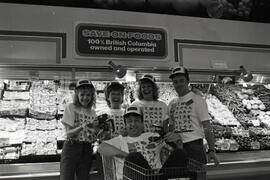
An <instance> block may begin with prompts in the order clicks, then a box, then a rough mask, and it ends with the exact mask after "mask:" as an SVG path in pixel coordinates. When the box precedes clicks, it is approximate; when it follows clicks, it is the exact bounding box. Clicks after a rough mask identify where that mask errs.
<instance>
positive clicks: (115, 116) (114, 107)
mask: <svg viewBox="0 0 270 180" xmlns="http://www.w3.org/2000/svg"><path fill="white" fill-rule="evenodd" d="M124 90H125V87H124V86H123V85H122V84H121V83H120V82H118V81H112V82H111V83H109V84H108V85H107V87H106V88H105V89H104V92H105V100H106V102H107V105H108V109H106V110H105V111H104V113H106V114H108V118H109V119H111V121H110V122H109V125H111V126H110V133H111V138H112V137H115V136H118V135H119V134H122V133H124V131H125V123H124V117H123V115H124V112H125V110H124V109H123V108H122V104H123V102H124Z"/></svg>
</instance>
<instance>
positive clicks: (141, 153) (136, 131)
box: [98, 106, 186, 179]
mask: <svg viewBox="0 0 270 180" xmlns="http://www.w3.org/2000/svg"><path fill="white" fill-rule="evenodd" d="M124 120H125V125H126V129H127V133H128V136H126V137H123V136H122V135H119V136H117V137H114V138H112V139H110V140H107V141H104V142H103V143H102V144H101V145H100V147H99V149H98V151H99V152H100V153H101V154H102V155H103V156H106V157H108V156H109V157H115V162H116V168H115V169H116V170H117V172H116V177H117V179H122V178H123V168H124V159H125V161H128V162H132V163H134V164H136V165H138V166H140V167H143V168H145V169H158V168H161V167H183V166H185V165H186V157H185V153H184V152H183V151H182V150H181V148H182V146H181V139H180V136H179V134H177V133H172V132H171V133H169V134H168V135H165V137H164V138H163V139H159V134H157V133H154V132H144V122H143V114H142V111H141V109H140V107H138V106H130V107H128V108H127V109H126V111H125V114H124ZM158 139H159V140H158ZM165 142H170V143H174V145H175V146H174V147H172V148H174V149H173V150H172V152H171V154H170V156H169V157H168V158H167V160H166V161H165V163H164V164H162V163H161V159H160V154H161V152H162V147H163V146H164V145H165V144H166V143H165ZM104 165H105V166H106V164H104ZM104 168H105V171H106V170H109V169H108V167H104ZM106 174H110V176H111V174H112V173H106V172H105V175H106ZM109 178H110V179H112V177H109ZM109 178H108V179H109ZM105 179H106V177H105Z"/></svg>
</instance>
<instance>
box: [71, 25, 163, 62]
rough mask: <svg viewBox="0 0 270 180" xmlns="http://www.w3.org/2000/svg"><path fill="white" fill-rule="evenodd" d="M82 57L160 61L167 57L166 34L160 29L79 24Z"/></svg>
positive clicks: (78, 31) (77, 34) (77, 39)
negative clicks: (154, 59)
mask: <svg viewBox="0 0 270 180" xmlns="http://www.w3.org/2000/svg"><path fill="white" fill-rule="evenodd" d="M76 52H77V54H78V55H79V56H102V57H112V56H113V57H136V58H158V59H162V58H165V57H166V56H167V37H166V32H165V31H164V30H163V29H159V28H145V27H133V26H116V25H100V24H85V23H82V24H78V25H77V26H76Z"/></svg>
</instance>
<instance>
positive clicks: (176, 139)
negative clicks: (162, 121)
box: [164, 132, 183, 149]
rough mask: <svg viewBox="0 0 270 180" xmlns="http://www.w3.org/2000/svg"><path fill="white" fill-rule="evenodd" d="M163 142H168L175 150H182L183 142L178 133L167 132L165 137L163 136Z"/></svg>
mask: <svg viewBox="0 0 270 180" xmlns="http://www.w3.org/2000/svg"><path fill="white" fill-rule="evenodd" d="M164 139H165V141H167V142H169V143H174V144H175V145H176V148H179V149H182V148H183V142H182V139H181V136H180V135H179V133H175V132H168V133H167V134H166V135H165V136H164Z"/></svg>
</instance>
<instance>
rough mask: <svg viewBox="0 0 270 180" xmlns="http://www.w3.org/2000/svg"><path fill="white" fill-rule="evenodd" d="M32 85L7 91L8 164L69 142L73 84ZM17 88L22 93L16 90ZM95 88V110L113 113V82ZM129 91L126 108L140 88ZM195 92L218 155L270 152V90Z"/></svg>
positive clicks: (0, 123) (0, 107) (4, 133)
mask: <svg viewBox="0 0 270 180" xmlns="http://www.w3.org/2000/svg"><path fill="white" fill-rule="evenodd" d="M31 83H32V84H29V83H28V82H27V83H26V84H24V85H21V84H22V83H14V82H13V83H11V84H12V85H9V84H7V85H5V86H3V89H2V97H1V100H0V139H1V141H3V142H5V143H2V144H0V145H1V146H0V157H2V158H7V157H10V158H20V156H31V155H35V156H37V155H51V154H57V153H58V152H59V150H58V149H57V142H59V141H63V140H64V139H65V128H64V126H63V124H62V123H61V115H62V114H63V112H64V108H65V106H66V105H67V104H68V103H69V102H72V98H73V94H74V91H73V90H72V89H70V83H71V81H60V82H54V81H34V82H31ZM16 84H18V85H19V86H20V87H16ZM93 84H94V86H95V87H96V89H97V103H96V107H95V108H96V111H97V112H98V111H99V110H102V109H105V107H107V104H106V101H105V94H104V91H103V90H104V88H105V87H106V85H107V84H108V82H106V81H95V82H93ZM157 84H158V86H159V96H160V98H159V99H160V100H162V101H164V102H165V103H167V104H168V103H169V101H170V100H171V99H173V98H175V97H177V93H176V92H175V90H174V87H173V85H172V83H171V82H158V83H157ZM123 85H124V86H125V87H126V88H125V92H124V107H125V106H127V105H129V104H130V103H131V102H132V101H134V100H135V99H136V98H137V95H136V88H137V87H138V83H137V82H125V83H123ZM7 87H9V88H11V89H7ZM192 88H193V90H194V89H196V90H198V92H200V93H199V95H201V96H202V97H203V98H205V99H206V102H207V105H208V109H209V114H210V116H211V117H212V120H211V124H212V127H213V131H214V135H215V138H216V140H217V142H216V149H217V150H218V152H223V151H250V150H268V149H270V143H269V142H270V111H269V109H267V108H268V104H267V103H269V100H268V102H265V101H266V100H267V99H263V98H262V97H268V95H269V92H270V90H269V89H268V88H265V86H253V87H251V86H248V87H242V86H240V85H232V84H216V85H214V84H211V85H210V84H191V89H192ZM15 89H16V90H15ZM20 89H24V90H20ZM262 95H263V96H262ZM263 106H265V108H264V107H263ZM18 144H19V145H18ZM9 145H11V147H13V146H15V145H16V146H15V147H16V148H15V149H16V151H15V150H14V148H13V150H14V151H12V152H11V149H10V153H9V154H8V153H7V152H8V151H7V150H9V149H8V148H6V147H9ZM17 145H18V146H17ZM6 149H7V150H6ZM18 154H19V155H18Z"/></svg>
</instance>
